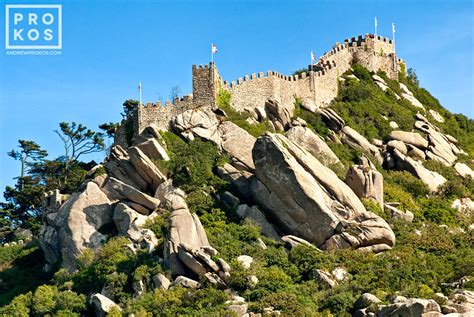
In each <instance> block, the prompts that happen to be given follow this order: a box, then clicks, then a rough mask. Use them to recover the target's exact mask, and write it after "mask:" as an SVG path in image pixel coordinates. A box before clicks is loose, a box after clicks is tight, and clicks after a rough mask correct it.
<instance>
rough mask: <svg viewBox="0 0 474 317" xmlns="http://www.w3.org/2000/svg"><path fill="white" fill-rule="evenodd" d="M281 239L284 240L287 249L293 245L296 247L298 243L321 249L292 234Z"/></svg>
mask: <svg viewBox="0 0 474 317" xmlns="http://www.w3.org/2000/svg"><path fill="white" fill-rule="evenodd" d="M281 240H282V241H284V242H285V244H286V246H287V247H288V248H289V249H293V248H294V247H297V246H299V245H304V246H307V247H310V248H313V249H315V250H318V251H321V250H319V249H318V248H316V247H315V246H314V245H313V244H311V243H309V242H308V241H306V240H305V239H301V238H298V237H296V236H293V235H291V234H290V235H286V236H283V237H281Z"/></svg>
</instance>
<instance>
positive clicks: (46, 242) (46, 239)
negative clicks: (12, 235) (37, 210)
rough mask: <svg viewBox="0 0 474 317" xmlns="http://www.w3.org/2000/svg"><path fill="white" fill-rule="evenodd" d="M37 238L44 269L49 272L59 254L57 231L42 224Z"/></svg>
mask: <svg viewBox="0 0 474 317" xmlns="http://www.w3.org/2000/svg"><path fill="white" fill-rule="evenodd" d="M38 240H39V243H40V246H41V249H42V250H43V253H44V258H45V261H46V264H45V266H44V270H45V271H46V272H49V271H50V270H51V269H52V268H53V266H54V264H55V263H56V262H57V261H58V260H59V257H60V256H61V249H60V246H59V238H58V231H57V230H56V229H55V228H54V227H53V226H51V225H48V224H43V226H42V227H41V230H40V234H39V239H38ZM5 245H6V244H5Z"/></svg>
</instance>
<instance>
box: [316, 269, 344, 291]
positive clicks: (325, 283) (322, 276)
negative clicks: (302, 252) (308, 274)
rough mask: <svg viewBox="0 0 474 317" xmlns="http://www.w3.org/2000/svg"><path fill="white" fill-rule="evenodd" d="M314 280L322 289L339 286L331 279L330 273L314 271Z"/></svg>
mask: <svg viewBox="0 0 474 317" xmlns="http://www.w3.org/2000/svg"><path fill="white" fill-rule="evenodd" d="M314 278H315V279H316V281H317V282H318V284H319V285H320V286H321V288H323V289H328V288H334V287H335V286H336V285H338V284H339V283H338V282H337V281H336V280H335V279H334V278H333V276H332V275H331V273H329V272H326V271H324V270H320V269H316V271H315V272H314Z"/></svg>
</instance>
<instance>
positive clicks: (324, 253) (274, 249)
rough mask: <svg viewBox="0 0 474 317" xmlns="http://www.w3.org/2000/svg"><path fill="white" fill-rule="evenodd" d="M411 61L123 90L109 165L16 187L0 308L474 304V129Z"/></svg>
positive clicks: (350, 56)
mask: <svg viewBox="0 0 474 317" xmlns="http://www.w3.org/2000/svg"><path fill="white" fill-rule="evenodd" d="M371 45H372V46H371ZM380 49H382V51H381V52H380ZM383 49H385V51H383ZM373 50H374V51H375V52H376V54H372V53H373V52H374V51H373ZM372 55H373V56H376V57H371V56H372ZM405 68H406V66H405V62H403V61H402V60H399V59H398V58H397V57H396V55H395V53H394V51H392V47H391V42H389V40H387V39H380V38H379V39H377V38H375V39H374V37H373V36H372V37H369V36H366V37H365V38H362V37H359V38H358V39H355V38H354V39H353V40H351V41H346V42H344V43H343V44H341V45H339V44H337V45H336V46H335V47H334V48H333V50H331V51H330V52H328V53H327V54H325V55H324V56H323V57H322V58H321V60H320V63H319V64H318V66H316V67H313V68H312V69H309V70H308V71H307V72H306V71H305V72H296V73H295V74H294V75H291V76H284V75H281V74H278V73H273V72H269V74H268V75H267V76H264V75H263V74H258V75H255V74H253V75H250V76H247V77H244V78H243V79H242V80H238V81H237V82H236V83H227V82H225V81H224V80H222V78H220V75H219V73H218V71H217V68H216V67H215V65H213V64H210V65H209V66H206V67H201V68H199V67H193V80H194V83H196V85H193V87H195V90H194V91H193V95H192V96H186V97H183V98H177V99H176V100H174V101H173V105H171V103H169V104H167V105H166V106H165V105H163V106H162V105H159V106H157V105H151V104H150V105H147V106H143V105H139V104H138V103H137V102H135V101H132V100H128V101H126V102H125V103H124V115H125V117H124V120H123V121H122V122H121V124H120V125H114V124H109V125H103V126H102V128H103V129H104V130H105V131H107V132H108V133H109V134H110V135H113V136H114V137H115V142H114V144H113V146H112V147H111V148H110V149H109V153H108V156H107V157H106V159H105V160H104V162H102V163H101V164H86V163H83V162H81V161H79V159H77V160H75V161H71V162H70V163H68V161H66V163H64V162H54V161H48V162H44V161H42V160H41V158H38V160H37V161H35V164H32V166H31V168H30V169H29V173H30V174H28V175H26V176H23V177H21V178H20V179H19V183H18V185H17V187H15V188H10V189H8V188H7V190H6V195H5V197H6V199H9V200H8V202H10V205H8V204H7V203H3V204H2V207H1V211H2V219H3V223H2V225H3V227H4V228H3V232H5V234H4V235H3V236H2V237H3V240H4V241H3V242H4V244H3V246H2V247H1V248H0V263H1V268H0V281H1V283H0V306H1V307H0V312H1V315H2V316H30V315H32V316H95V315H97V316H105V315H107V316H176V315H200V316H204V315H205V316H208V315H216V316H217V315H229V316H277V315H287V316H444V315H449V316H470V315H472V314H474V281H473V279H472V277H473V276H474V244H473V242H474V240H473V238H474V236H473V235H474V203H473V202H472V200H471V199H472V198H474V182H473V177H474V171H473V169H474V160H473V157H474V122H473V120H471V119H468V118H467V117H465V116H464V115H461V114H452V113H450V112H449V111H448V110H446V109H445V108H443V107H442V106H441V105H440V103H439V102H438V100H437V99H436V98H435V97H433V96H432V95H431V94H430V93H429V92H428V91H427V90H426V89H424V88H422V86H420V83H419V81H418V79H417V77H416V74H415V73H414V71H413V70H411V69H409V70H406V69H405ZM196 87H197V88H196ZM276 87H277V88H278V91H277V92H276V90H277V88H276ZM61 128H64V129H63V130H62V131H63V132H64V131H66V132H68V131H74V129H76V128H77V127H76V126H64V125H63V126H61ZM68 129H69V130H68ZM84 131H85V130H84ZM91 133H92V134H89V138H90V139H93V140H94V138H96V137H99V135H94V134H93V132H92V131H91ZM95 141H96V143H100V142H98V139H95ZM37 150H38V149H35V151H36V152H35V153H36V154H38V151H37ZM40 156H41V155H40ZM63 163H64V164H69V165H68V166H66V168H65V169H64V170H63V169H60V168H59V167H60V166H62V165H61V164H63ZM55 164H56V165H55ZM45 175H46V176H45ZM43 195H45V196H46V198H45V199H44V200H43V199H42V198H43ZM33 200H34V201H35V203H34V204H33ZM33 205H34V206H33ZM40 205H41V207H39V206H40ZM20 207H21V208H23V209H21V208H20ZM20 209H21V211H22V212H23V211H24V210H27V211H28V212H27V213H25V214H28V215H29V216H28V217H26V216H25V217H26V218H24V219H23V218H20V217H18V219H17V218H15V215H23V214H22V213H20V211H19V210H20ZM31 211H35V212H37V214H35V215H33V216H32V214H33V213H32V212H31ZM11 219H16V220H15V221H13V222H12V221H10V220H11ZM26 220H28V221H26ZM19 226H23V227H28V229H18V227H19Z"/></svg>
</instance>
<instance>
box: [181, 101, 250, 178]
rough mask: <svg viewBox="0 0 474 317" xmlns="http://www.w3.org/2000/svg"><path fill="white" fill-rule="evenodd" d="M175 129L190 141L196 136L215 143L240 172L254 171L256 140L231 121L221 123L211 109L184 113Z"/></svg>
mask: <svg viewBox="0 0 474 317" xmlns="http://www.w3.org/2000/svg"><path fill="white" fill-rule="evenodd" d="M172 125H173V128H174V129H175V130H176V131H177V132H178V133H180V134H181V135H182V136H183V137H185V138H186V139H188V140H193V139H194V137H195V136H198V137H201V138H203V139H205V140H209V141H211V142H214V143H215V144H216V145H217V147H218V148H219V149H221V150H223V151H225V152H226V153H228V154H229V155H230V157H231V159H232V160H233V162H232V165H233V166H234V167H236V168H237V169H238V170H242V169H244V170H248V171H253V170H254V168H255V167H254V165H253V161H252V152H251V151H252V148H253V144H254V143H255V138H254V137H253V136H252V135H250V134H249V133H248V132H247V131H245V130H244V129H242V128H240V127H239V126H237V125H236V124H235V123H232V122H230V121H225V122H220V121H219V119H218V118H217V116H216V114H215V113H214V112H213V111H212V109H211V108H209V107H207V108H202V109H194V110H188V111H185V112H183V113H182V114H180V115H178V116H177V117H176V118H175V119H174V121H173V124H172Z"/></svg>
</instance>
